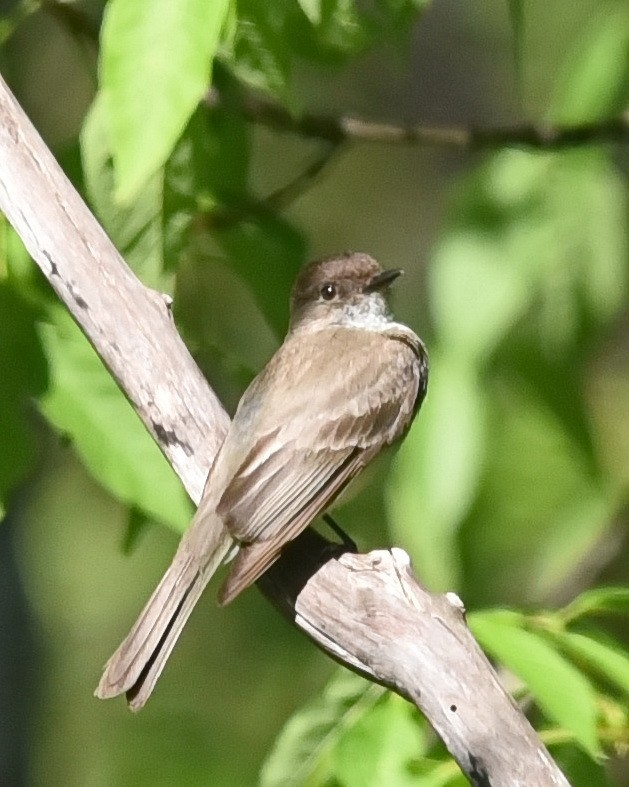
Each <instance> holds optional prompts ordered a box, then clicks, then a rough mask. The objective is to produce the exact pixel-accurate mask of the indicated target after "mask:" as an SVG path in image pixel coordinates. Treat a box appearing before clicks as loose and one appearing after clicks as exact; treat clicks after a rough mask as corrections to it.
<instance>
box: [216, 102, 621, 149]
mask: <svg viewBox="0 0 629 787" xmlns="http://www.w3.org/2000/svg"><path fill="white" fill-rule="evenodd" d="M207 101H208V103H209V104H210V105H212V106H220V104H221V96H220V94H219V93H218V92H217V91H215V90H212V91H211V92H210V93H209V94H208V97H207ZM229 106H230V108H231V109H232V110H233V111H234V112H240V113H241V114H242V115H243V116H244V117H245V118H247V120H250V121H251V122H253V123H260V124H261V125H263V126H267V127H268V128H272V129H274V130H276V131H286V132H290V133H293V134H297V135H299V136H302V137H310V138H314V139H321V140H325V141H327V142H331V143H333V144H336V145H338V144H341V143H342V142H349V141H359V142H379V143H383V144H398V145H400V144H401V145H424V146H432V147H437V148H449V149H453V150H468V151H470V150H487V149H496V148H500V147H523V148H534V149H541V150H559V149H561V148H568V147H574V146H576V145H586V144H595V143H601V142H622V141H627V140H629V111H626V112H623V113H622V114H621V115H618V116H617V117H614V118H608V119H605V120H597V121H594V122H590V123H580V124H575V125H565V126H556V125H552V124H548V123H523V124H518V125H513V126H502V127H500V126H499V127H495V128H492V127H483V126H478V127H474V126H429V125H424V124H397V123H378V122H372V121H368V120H362V119H360V118H356V117H350V116H340V117H335V116H332V115H315V114H310V113H307V114H304V115H302V116H301V117H295V116H293V115H291V113H290V112H289V111H288V110H287V109H285V108H284V107H283V106H282V105H281V104H277V103H275V102H273V101H269V100H266V99H263V98H258V97H256V96H253V95H248V96H242V97H241V98H240V101H239V102H233V103H230V105H229Z"/></svg>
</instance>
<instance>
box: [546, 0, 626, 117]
mask: <svg viewBox="0 0 629 787" xmlns="http://www.w3.org/2000/svg"><path fill="white" fill-rule="evenodd" d="M628 29H629V9H628V8H627V5H626V4H624V3H620V4H618V6H617V7H616V8H614V7H613V6H603V5H601V6H600V12H599V13H594V14H593V15H592V18H591V19H590V21H589V23H588V24H587V26H586V27H585V34H584V35H583V38H582V40H580V41H578V42H576V43H575V45H574V46H573V48H572V51H571V52H570V54H569V56H568V58H567V61H566V63H565V66H564V69H563V73H562V74H561V75H560V79H559V80H558V87H557V89H556V96H555V99H554V101H553V103H552V106H551V110H550V115H551V117H552V119H553V120H554V121H555V122H556V123H565V124H569V123H587V122H588V121H592V120H597V119H599V118H601V117H604V116H605V115H610V114H612V113H615V112H621V111H622V110H624V109H626V106H627V101H629V82H628V81H627V30H628Z"/></svg>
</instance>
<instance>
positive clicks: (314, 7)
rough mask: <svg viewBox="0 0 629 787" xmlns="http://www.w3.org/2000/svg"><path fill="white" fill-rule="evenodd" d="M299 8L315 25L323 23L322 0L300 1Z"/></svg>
mask: <svg viewBox="0 0 629 787" xmlns="http://www.w3.org/2000/svg"><path fill="white" fill-rule="evenodd" d="M298 3H299V6H300V8H301V10H302V11H303V12H304V14H305V15H306V16H307V17H308V19H309V20H310V22H311V23H312V24H313V25H318V24H319V22H320V21H321V0H298Z"/></svg>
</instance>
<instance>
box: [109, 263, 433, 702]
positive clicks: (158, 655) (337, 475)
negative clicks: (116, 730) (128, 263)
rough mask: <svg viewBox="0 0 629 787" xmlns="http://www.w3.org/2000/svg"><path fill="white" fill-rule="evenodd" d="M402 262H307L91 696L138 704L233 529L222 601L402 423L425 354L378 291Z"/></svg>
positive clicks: (423, 375)
mask: <svg viewBox="0 0 629 787" xmlns="http://www.w3.org/2000/svg"><path fill="white" fill-rule="evenodd" d="M398 273H399V272H398V271H392V272H387V271H385V272H384V273H383V272H382V271H381V269H380V266H379V265H378V264H377V263H376V262H375V260H373V259H372V258H370V257H368V256H367V255H361V254H349V255H344V256H342V257H338V258H335V259H333V260H326V261H323V262H319V263H314V264H311V265H310V266H308V267H307V268H305V269H304V271H302V273H301V274H300V276H299V277H298V279H297V282H296V284H295V287H294V289H293V295H292V301H291V326H290V330H289V333H288V336H287V337H286V339H285V341H284V343H283V344H282V346H281V347H280V348H279V349H278V351H277V352H276V353H275V355H274V356H273V357H272V358H271V360H270V361H269V363H268V364H267V366H266V367H265V368H264V369H263V371H262V372H261V373H260V374H259V375H258V377H257V378H256V379H255V380H254V381H253V382H252V383H251V385H250V386H249V388H248V389H247V391H246V392H245V394H244V395H243V397H242V399H241V401H240V404H239V406H238V409H237V411H236V414H235V416H234V419H233V421H232V424H231V427H230V429H229V432H228V434H227V436H226V438H225V441H224V443H223V445H222V446H221V448H220V450H219V452H218V454H217V456H216V458H215V461H214V464H213V466H212V469H211V470H210V473H209V475H208V479H207V482H206V485H205V490H204V493H203V497H202V500H201V503H200V505H199V508H198V510H197V513H196V514H195V517H194V519H193V520H192V523H191V525H190V528H189V529H188V531H187V532H186V534H185V535H184V536H183V538H182V540H181V542H180V544H179V547H178V549H177V552H176V554H175V557H174V559H173V562H172V564H171V566H170V568H169V569H168V571H167V572H166V574H165V575H164V577H163V579H162V581H161V582H160V584H159V585H158V587H157V589H156V590H155V592H154V593H153V595H152V596H151V598H150V599H149V601H148V603H147V605H146V607H145V608H144V610H143V612H142V613H141V615H140V617H139V618H138V620H137V622H136V623H135V625H134V626H133V628H132V629H131V631H130V632H129V634H128V636H127V637H126V639H125V640H124V642H123V643H122V644H121V646H120V647H119V648H118V650H117V651H116V653H114V655H113V656H112V657H111V659H110V660H109V662H108V663H107V666H106V668H105V671H104V674H103V677H102V679H101V682H100V684H99V686H98V689H97V691H96V694H97V696H99V697H103V698H104V697H111V696H115V695H117V694H120V693H123V692H126V693H127V696H128V699H129V704H130V706H131V707H132V708H133V709H138V708H140V707H142V705H143V704H144V703H145V702H146V700H147V699H148V696H149V695H150V693H151V691H152V690H153V687H154V685H155V682H156V681H157V678H158V677H159V675H160V673H161V671H162V669H163V667H164V664H165V662H166V660H167V658H168V656H169V655H170V652H171V650H172V648H173V647H174V645H175V642H176V640H177V638H178V636H179V634H180V632H181V629H182V628H183V625H184V624H185V622H186V620H187V618H188V616H189V615H190V612H191V611H192V609H193V607H194V605H195V603H196V602H197V600H198V598H199V596H200V595H201V593H202V591H203V589H204V588H205V586H206V584H207V582H208V581H209V579H210V578H211V576H212V575H213V574H214V572H215V571H216V569H217V568H218V566H219V565H220V563H221V562H222V561H223V560H224V558H225V556H226V555H227V553H228V552H229V550H230V548H231V546H232V544H233V542H234V540H235V541H236V542H237V543H238V544H239V551H238V555H237V557H236V559H235V560H234V563H233V566H232V569H231V572H230V574H229V576H228V578H227V580H226V582H225V583H224V585H223V587H222V588H221V590H220V592H219V601H220V603H221V604H226V603H228V602H229V601H231V600H232V599H233V598H235V597H236V596H237V595H238V594H239V593H240V592H241V591H242V590H244V589H245V588H246V587H248V586H249V585H251V584H252V583H253V582H255V581H256V580H257V579H258V578H259V577H260V575H261V574H262V573H264V571H266V569H267V568H268V567H269V566H270V565H271V564H272V563H273V562H274V561H275V560H276V559H277V558H278V556H279V554H280V553H281V551H282V548H283V547H284V545H285V544H286V543H287V542H289V541H290V540H292V539H294V538H295V537H296V536H297V535H299V533H300V532H301V531H302V530H303V529H304V528H306V527H307V526H308V525H309V524H310V523H311V522H312V521H313V520H314V519H315V518H316V517H317V516H318V515H319V514H320V513H322V512H323V511H325V509H326V508H328V507H329V506H330V505H331V503H332V502H333V501H334V499H335V498H336V497H337V496H338V495H339V494H340V492H342V490H343V489H344V488H345V487H346V486H347V484H348V483H349V482H350V481H351V479H352V478H354V477H355V476H356V475H357V474H358V473H359V472H360V471H361V470H362V469H363V467H365V465H366V464H368V463H369V461H370V460H371V459H372V458H373V457H374V456H375V455H376V454H377V453H379V451H380V450H381V449H382V448H383V447H385V446H386V445H389V444H391V443H393V442H395V441H396V440H398V439H399V438H401V437H402V436H403V434H404V433H405V432H406V430H407V429H408V427H409V426H410V423H411V421H412V419H413V416H414V414H415V413H416V411H417V409H418V408H419V405H420V404H421V401H422V399H423V397H424V394H425V389H426V381H427V358H426V353H425V349H424V347H423V345H422V343H421V341H420V340H419V339H418V337H417V336H416V335H415V334H414V333H413V332H412V331H411V330H410V329H409V328H407V327H406V326H404V325H402V324H400V323H396V322H394V321H393V320H392V318H391V317H390V314H389V312H388V308H387V306H386V301H385V298H384V296H383V294H382V292H381V290H383V289H385V288H386V287H387V286H388V284H389V283H390V281H392V280H393V279H394V278H395V277H396V276H397V275H398Z"/></svg>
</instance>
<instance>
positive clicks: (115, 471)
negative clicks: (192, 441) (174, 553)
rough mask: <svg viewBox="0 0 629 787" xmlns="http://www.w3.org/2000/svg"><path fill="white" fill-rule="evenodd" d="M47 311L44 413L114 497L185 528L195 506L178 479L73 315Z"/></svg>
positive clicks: (43, 327) (42, 329)
mask: <svg viewBox="0 0 629 787" xmlns="http://www.w3.org/2000/svg"><path fill="white" fill-rule="evenodd" d="M51 316H52V322H51V323H50V324H45V325H41V327H40V335H41V339H42V342H43V345H44V347H45V350H46V355H47V357H48V363H49V366H50V386H49V388H48V390H47V392H46V393H45V395H44V396H43V397H42V398H41V400H40V407H41V410H42V412H43V413H44V415H45V416H46V418H48V420H49V421H50V422H51V423H52V424H53V425H54V426H55V427H56V428H57V429H58V430H59V431H60V432H62V433H63V434H65V435H68V436H69V437H70V438H71V440H72V442H73V444H74V447H75V449H76V452H77V453H78V455H79V456H80V457H81V459H82V460H83V462H84V463H85V466H86V467H87V469H88V470H89V471H90V472H91V474H92V475H93V476H94V478H96V479H97V480H98V481H99V482H100V483H101V484H102V485H103V486H104V487H105V488H106V489H108V490H109V491H110V492H111V493H112V494H113V495H115V496H116V497H118V498H119V499H120V500H122V501H123V502H124V503H126V504H127V505H129V506H130V507H133V508H136V509H139V510H140V511H142V512H144V513H145V514H146V515H148V516H150V517H151V518H153V519H156V520H158V521H160V522H164V523H166V524H167V525H169V526H170V527H172V528H174V529H175V530H177V531H179V532H181V531H183V530H184V529H185V527H186V525H187V524H188V522H189V519H190V515H191V513H192V506H191V504H190V501H189V499H188V497H187V496H186V493H185V492H184V490H183V487H182V486H181V483H180V482H179V479H178V478H177V477H176V475H175V473H174V471H173V470H172V468H171V467H170V465H169V464H168V462H167V461H166V459H165V458H164V456H163V455H162V454H161V452H160V450H159V448H158V447H157V444H156V443H155V442H154V441H153V439H152V437H151V436H150V435H149V433H148V432H147V431H146V429H145V428H144V426H143V425H142V423H141V421H140V419H139V418H138V416H137V415H136V413H135V412H134V411H133V408H132V407H131V405H130V404H129V402H128V401H127V400H126V399H125V397H124V396H123V394H122V393H121V391H120V390H119V388H118V387H117V385H116V383H115V382H114V380H113V378H112V377H111V375H110V373H109V372H108V371H107V369H105V367H104V366H103V364H102V362H101V361H100V359H99V358H98V356H97V355H96V353H95V351H94V350H93V349H92V347H91V346H90V344H89V343H88V341H87V339H86V338H85V337H84V336H83V334H82V333H81V332H80V331H79V329H78V328H77V326H76V325H75V324H74V322H72V320H71V318H70V316H69V315H68V314H67V313H66V312H65V311H64V310H63V309H62V308H61V307H57V308H53V309H51Z"/></svg>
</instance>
